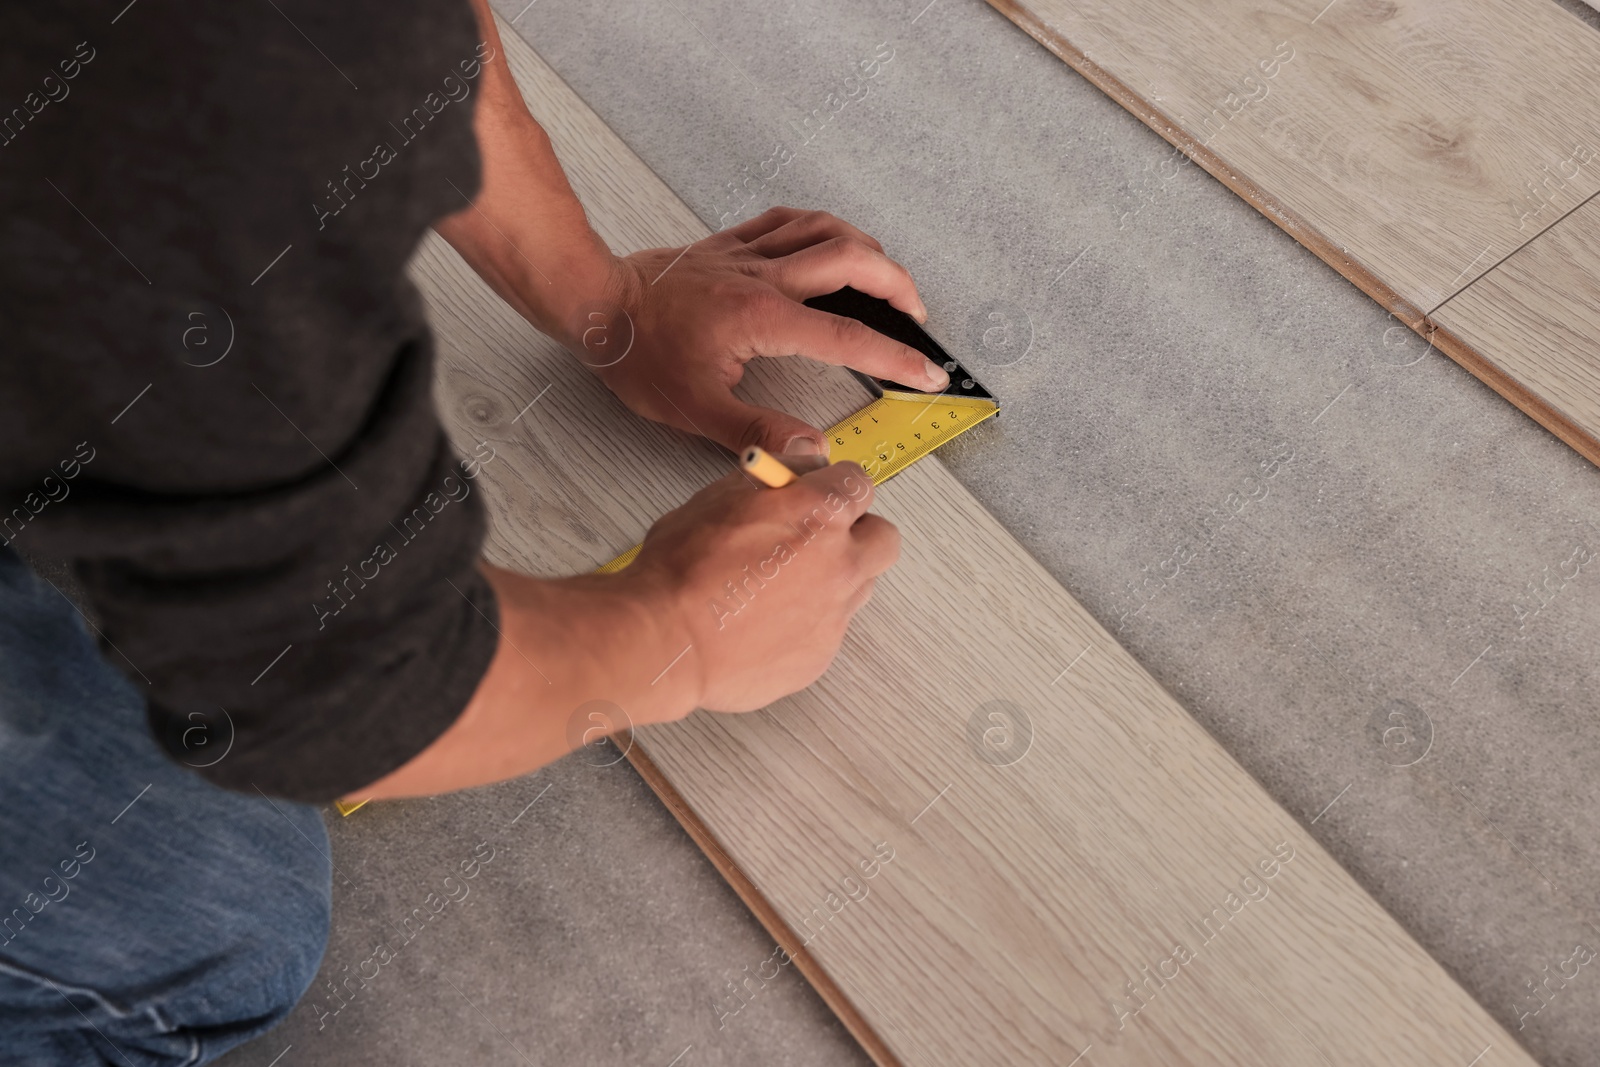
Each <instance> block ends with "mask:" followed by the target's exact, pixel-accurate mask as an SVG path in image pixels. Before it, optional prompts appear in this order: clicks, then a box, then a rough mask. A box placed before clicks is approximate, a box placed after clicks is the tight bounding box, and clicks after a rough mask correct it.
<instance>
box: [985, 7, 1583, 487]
mask: <svg viewBox="0 0 1600 1067" xmlns="http://www.w3.org/2000/svg"><path fill="white" fill-rule="evenodd" d="M990 2H991V4H992V5H993V6H994V7H996V8H997V9H998V10H1000V11H1001V12H1002V13H1004V14H1005V15H1006V16H1007V17H1008V18H1010V19H1011V20H1012V21H1014V22H1016V23H1017V24H1018V25H1019V26H1021V27H1022V28H1023V29H1024V30H1026V31H1027V32H1028V33H1029V34H1031V35H1032V36H1033V37H1034V38H1036V39H1037V40H1039V41H1040V42H1041V43H1043V44H1044V45H1045V46H1046V47H1047V48H1049V49H1050V50H1051V51H1052V52H1054V53H1055V54H1056V55H1058V56H1060V57H1061V58H1062V59H1063V60H1065V61H1066V62H1067V63H1068V64H1070V65H1071V66H1073V67H1074V68H1075V69H1076V70H1078V71H1079V72H1080V73H1082V74H1083V75H1084V76H1085V77H1087V78H1088V79H1089V80H1090V81H1091V82H1093V83H1094V84H1095V85H1097V86H1099V87H1100V88H1101V89H1102V90H1104V91H1105V92H1106V93H1108V94H1109V95H1110V96H1112V97H1113V98H1114V99H1116V100H1117V101H1118V102H1119V103H1121V104H1122V105H1123V106H1124V107H1126V108H1128V110H1130V111H1132V112H1133V113H1134V114H1135V115H1136V116H1138V117H1139V118H1140V119H1141V120H1142V121H1144V122H1145V123H1146V124H1147V125H1149V126H1150V127H1151V128H1152V129H1154V130H1155V131H1156V132H1157V133H1159V134H1161V136H1163V137H1165V138H1166V139H1167V140H1168V141H1170V142H1172V143H1173V144H1174V145H1175V146H1177V147H1178V148H1179V149H1181V150H1182V151H1184V152H1185V153H1187V154H1188V155H1189V156H1190V157H1191V158H1193V159H1194V160H1195V161H1196V162H1198V163H1200V164H1201V165H1202V166H1203V167H1204V168H1205V169H1206V170H1208V171H1209V172H1210V173H1211V174H1212V175H1214V176H1215V177H1217V178H1218V179H1219V180H1221V181H1222V182H1223V183H1224V184H1226V185H1227V186H1228V187H1229V188H1230V189H1232V190H1233V191H1234V192H1236V193H1238V194H1239V195H1240V196H1241V197H1243V198H1244V199H1246V200H1247V201H1249V202H1250V203H1251V204H1252V205H1253V206H1255V207H1256V208H1257V209H1258V210H1260V211H1261V212H1262V213H1263V214H1264V215H1266V216H1267V218H1269V219H1271V220H1272V221H1273V222H1274V223H1276V224H1277V225H1279V226H1280V227H1282V228H1283V229H1284V230H1285V231H1287V232H1288V233H1289V234H1290V235H1291V236H1293V237H1294V238H1295V239H1296V240H1298V241H1299V242H1301V243H1302V244H1304V245H1305V246H1306V247H1308V248H1310V249H1311V250H1312V251H1313V252H1315V253H1316V254H1317V255H1318V256H1320V257H1321V258H1322V259H1323V260H1324V261H1326V262H1327V263H1328V264H1330V265H1331V266H1333V267H1334V268H1335V269H1336V270H1338V271H1339V272H1340V273H1341V274H1343V275H1344V276H1345V277H1346V278H1348V279H1349V280H1350V281H1352V282H1353V283H1355V284H1356V285H1357V286H1359V287H1360V288H1361V289H1362V290H1363V291H1364V292H1366V293H1367V294H1368V295H1370V296H1371V297H1373V298H1374V299H1375V300H1377V301H1378V302H1379V303H1381V304H1383V305H1384V306H1385V307H1386V308H1388V309H1389V310H1390V311H1392V312H1394V314H1395V315H1396V316H1398V317H1399V318H1400V320H1401V321H1403V322H1404V323H1406V324H1407V325H1408V326H1410V327H1412V328H1413V329H1415V330H1417V331H1418V332H1419V333H1422V334H1424V335H1426V334H1428V333H1429V332H1430V331H1431V324H1430V322H1429V321H1428V315H1429V313H1430V312H1432V311H1434V310H1435V309H1437V308H1439V307H1440V306H1441V305H1443V304H1444V303H1445V301H1446V300H1448V299H1450V298H1451V297H1452V296H1453V295H1455V294H1456V293H1459V292H1461V291H1462V290H1464V289H1466V288H1467V287H1468V286H1469V285H1471V284H1472V283H1473V282H1474V281H1475V280H1476V279H1478V278H1480V277H1482V276H1483V275H1484V274H1486V273H1488V272H1489V271H1490V270H1491V269H1493V268H1494V267H1495V265H1496V264H1498V263H1499V262H1501V261H1502V260H1504V259H1505V258H1506V257H1508V256H1511V255H1513V254H1514V253H1516V252H1517V251H1518V250H1519V249H1520V248H1522V247H1523V246H1524V245H1526V244H1527V243H1528V242H1530V241H1532V240H1533V239H1534V238H1536V237H1538V236H1539V234H1540V233H1542V232H1544V231H1545V230H1546V229H1548V228H1549V227H1550V226H1552V225H1554V224H1555V223H1556V222H1557V220H1559V219H1560V218H1561V217H1562V216H1563V215H1565V214H1566V213H1568V212H1570V211H1572V210H1573V209H1575V208H1577V207H1578V206H1579V205H1580V204H1582V203H1583V202H1584V201H1585V200H1586V199H1587V198H1588V197H1589V196H1591V195H1593V194H1594V193H1595V192H1596V191H1597V190H1600V137H1597V135H1596V132H1595V131H1596V130H1597V129H1600V97H1597V96H1596V95H1595V94H1594V92H1593V91H1592V85H1593V79H1594V72H1595V71H1596V70H1600V36H1597V35H1596V34H1595V33H1594V32H1593V31H1592V30H1591V28H1590V27H1588V26H1586V25H1584V23H1583V22H1582V21H1581V20H1580V19H1578V18H1577V17H1576V16H1574V15H1573V14H1572V13H1570V12H1568V11H1566V10H1563V9H1562V8H1560V7H1558V6H1557V5H1556V4H1554V3H1550V2H1549V0H1493V2H1490V3H1476V2H1467V0H1332V2H1329V0H1252V2H1249V3H1246V2H1242V0H1209V2H1204V3H1188V2H1183V0H990ZM1445 350H1446V351H1447V352H1449V354H1450V355H1452V356H1453V357H1454V358H1456V359H1457V360H1458V361H1459V362H1461V363H1462V364H1463V365H1464V366H1465V367H1467V369H1468V370H1470V371H1472V372H1473V373H1474V374H1477V375H1479V376H1480V377H1482V378H1483V379H1484V380H1485V381H1486V382H1487V383H1488V384H1489V385H1490V386H1492V387H1493V388H1495V389H1496V390H1498V391H1499V392H1501V393H1502V394H1503V395H1504V396H1506V398H1507V399H1509V400H1511V401H1512V402H1513V403H1515V404H1517V406H1519V407H1520V408H1522V409H1523V410H1524V411H1526V412H1527V413H1528V414H1529V415H1531V416H1533V417H1534V418H1535V419H1537V420H1538V421H1540V422H1541V423H1542V424H1543V425H1545V426H1546V427H1547V428H1549V429H1550V430H1551V431H1552V432H1554V433H1556V434H1557V435H1558V436H1559V437H1561V438H1562V439H1563V440H1565V441H1567V442H1568V443H1569V444H1572V445H1573V447H1575V448H1577V449H1578V450H1579V451H1580V452H1581V453H1582V454H1583V455H1585V456H1586V457H1588V458H1589V459H1591V460H1596V461H1600V422H1596V421H1595V420H1592V419H1590V420H1588V421H1573V420H1572V419H1571V418H1570V417H1563V416H1561V415H1559V414H1558V412H1561V411H1564V410H1567V409H1568V408H1570V407H1571V405H1564V404H1562V403H1553V402H1551V401H1552V399H1553V398H1552V397H1551V396H1548V395H1546V394H1545V393H1544V392H1543V391H1542V388H1543V386H1537V387H1536V386H1535V385H1534V383H1532V382H1531V381H1523V380H1520V379H1518V378H1517V377H1515V376H1514V375H1510V374H1506V373H1502V372H1497V370H1496V368H1498V367H1503V366H1506V365H1508V364H1509V363H1512V362H1515V360H1514V359H1508V358H1506V357H1505V355H1504V354H1503V353H1501V352H1499V351H1484V350H1478V349H1472V348H1468V347H1464V346H1462V345H1459V344H1457V345H1454V346H1445ZM1548 381H1549V379H1541V382H1548ZM1558 384H1559V386H1560V388H1562V389H1564V390H1567V391H1571V390H1573V389H1577V388H1580V384H1579V383H1577V382H1568V381H1564V380H1563V381H1560V382H1559V383H1558ZM1592 395H1593V394H1591V396H1592Z"/></svg>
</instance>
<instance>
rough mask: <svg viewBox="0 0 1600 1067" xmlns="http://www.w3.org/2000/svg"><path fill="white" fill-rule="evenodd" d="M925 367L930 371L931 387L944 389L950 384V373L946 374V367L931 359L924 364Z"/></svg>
mask: <svg viewBox="0 0 1600 1067" xmlns="http://www.w3.org/2000/svg"><path fill="white" fill-rule="evenodd" d="M924 369H926V370H927V372H928V388H929V389H943V388H944V387H945V386H947V385H949V384H950V375H948V374H946V373H945V371H944V368H943V367H940V366H939V365H938V364H937V363H933V362H931V361H930V362H928V363H926V364H924Z"/></svg>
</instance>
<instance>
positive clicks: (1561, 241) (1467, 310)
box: [1433, 203, 1600, 603]
mask: <svg viewBox="0 0 1600 1067" xmlns="http://www.w3.org/2000/svg"><path fill="white" fill-rule="evenodd" d="M1433 321H1434V322H1435V323H1437V324H1438V326H1439V328H1440V330H1441V333H1442V334H1445V335H1448V337H1449V340H1450V342H1451V343H1454V344H1459V345H1461V346H1462V347H1464V348H1466V349H1468V350H1470V351H1472V352H1475V353H1480V354H1481V358H1482V359H1483V360H1484V361H1485V362H1486V364H1487V367H1486V368H1485V371H1484V373H1485V374H1497V375H1500V376H1502V377H1503V378H1505V379H1506V380H1507V383H1508V384H1507V385H1506V388H1522V389H1525V390H1527V392H1528V393H1529V394H1530V399H1529V402H1530V403H1532V402H1537V403H1540V404H1543V405H1546V406H1547V407H1548V408H1549V409H1550V410H1551V411H1552V412H1553V413H1554V415H1555V418H1554V419H1553V420H1551V421H1553V422H1554V423H1556V424H1557V425H1564V424H1573V425H1579V426H1584V425H1600V203H1589V204H1585V205H1584V206H1583V207H1581V208H1579V209H1578V210H1577V211H1574V212H1573V213H1572V214H1571V215H1569V216H1567V217H1566V218H1564V219H1562V220H1561V221H1560V222H1558V223H1557V224H1556V225H1554V226H1552V227H1550V229H1548V230H1546V231H1545V232H1544V233H1542V234H1540V235H1539V236H1538V237H1537V238H1535V239H1534V240H1533V241H1530V242H1529V243H1528V244H1527V246H1525V247H1524V248H1522V249H1520V250H1519V251H1518V252H1517V253H1516V254H1515V255H1513V256H1511V257H1510V258H1508V259H1507V260H1506V261H1505V262H1504V263H1502V264H1500V265H1499V266H1497V267H1496V268H1495V269H1494V270H1492V271H1490V272H1489V273H1488V274H1486V275H1485V276H1484V277H1482V278H1480V279H1478V280H1477V281H1476V282H1474V283H1473V285H1472V286H1471V287H1470V288H1468V289H1467V290H1465V291H1464V292H1461V293H1458V294H1457V295H1456V296H1454V297H1452V298H1451V299H1450V300H1449V301H1448V302H1446V303H1445V305H1444V306H1443V307H1441V308H1439V309H1438V310H1437V311H1435V312H1434V313H1433ZM1441 340H1443V338H1442V337H1441ZM1502 391H1504V390H1502ZM1541 421H1544V420H1541ZM1576 576H1577V575H1576V573H1575V572H1574V573H1572V574H1570V575H1569V576H1568V577H1569V579H1570V578H1575V577H1576ZM1558 577H1559V576H1558ZM1540 602H1541V603H1542V602H1543V601H1542V600H1541V601H1540Z"/></svg>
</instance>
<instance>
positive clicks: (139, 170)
mask: <svg viewBox="0 0 1600 1067" xmlns="http://www.w3.org/2000/svg"><path fill="white" fill-rule="evenodd" d="M7 8H8V10H7V11H6V13H5V16H4V25H5V27H6V31H5V33H4V34H3V35H0V345H3V349H0V368H3V370H0V375H3V384H0V543H3V544H7V545H10V546H11V547H12V548H13V549H15V550H17V551H19V552H22V553H24V554H26V555H31V556H35V557H41V556H42V557H53V558H59V559H65V560H70V561H71V562H72V564H73V566H74V568H75V570H76V572H77V574H78V576H79V578H80V580H81V581H82V583H83V585H84V587H85V589H86V590H87V592H88V595H89V598H90V600H91V602H92V606H93V614H94V615H95V616H96V622H97V624H98V627H99V630H100V632H101V643H102V647H103V649H104V651H105V654H106V656H107V658H108V659H109V660H110V661H111V662H112V663H113V664H116V665H117V666H118V667H119V668H121V669H122V670H123V671H124V672H125V673H126V674H127V675H128V677H129V678H130V679H131V680H132V682H133V683H134V685H135V686H136V687H137V688H138V689H139V690H140V691H141V692H142V693H143V694H145V696H146V699H147V703H148V709H149V718H150V722H151V725H152V727H153V729H154V730H155V732H156V734H157V736H158V737H159V738H160V739H161V740H162V742H163V743H164V744H165V745H166V747H167V748H168V750H169V751H171V752H172V754H173V755H174V756H175V757H176V758H178V759H180V760H181V761H182V762H184V763H186V764H188V765H190V766H193V767H196V768H197V769H199V770H200V772H201V773H203V774H205V775H207V776H208V777H209V778H211V779H212V780H213V781H215V782H217V783H219V784H221V785H223V786H226V787H229V788H233V789H240V790H246V791H253V790H255V789H257V788H259V789H260V790H262V791H264V792H266V793H268V794H273V795H279V796H286V797H292V798H297V799H305V800H324V799H328V798H331V797H335V796H338V795H340V794H342V793H344V792H345V791H347V790H350V789H354V788H357V787H359V786H361V785H364V784H366V783H368V782H371V781H373V780H374V779H376V778H378V777H380V776H382V775H383V774H384V773H386V772H388V771H390V770H392V769H394V768H395V767H398V766H399V765H400V764H402V763H404V762H405V761H406V760H408V759H409V758H410V757H412V756H414V755H415V754H416V753H418V752H419V751H421V750H422V749H423V748H424V747H426V746H427V745H428V744H429V743H430V742H431V741H432V740H433V739H434V738H436V737H437V736H438V735H439V734H440V733H441V732H443V731H444V730H445V729H446V728H447V727H448V726H449V725H450V724H451V723H452V722H453V721H454V720H455V719H456V717H457V716H458V715H459V714H460V712H461V709H462V708H463V706H464V705H465V704H466V702H467V700H468V699H469V697H470V696H471V694H472V692H473V689H474V688H475V687H476V685H477V683H478V681H479V679H480V678H481V677H482V675H483V672H484V670H485V669H486V667H487V665H488V662H489V659H490V658H491V656H492V655H493V652H494V648H495V642H496V635H495V630H494V625H495V624H494V622H493V620H494V619H495V612H496V609H495V604H494V600H493V597H492V595H491V592H490V590H489V588H488V586H487V584H486V583H485V581H484V580H483V579H482V577H481V576H480V575H479V574H478V572H477V571H476V570H475V568H474V562H475V560H476V559H477V556H478V550H479V546H480V542H481V540H482V536H483V525H484V524H483V510H482V508H481V506H480V501H479V496H478V485H477V482H475V481H474V478H475V477H476V475H477V474H478V473H479V472H480V470H481V468H482V465H483V464H484V463H488V462H492V461H493V449H492V447H491V446H488V445H483V446H479V447H478V448H477V449H476V450H474V451H472V452H471V453H470V454H469V455H468V456H467V457H466V458H465V459H463V458H462V457H461V456H459V455H457V454H456V453H455V452H454V451H453V450H452V448H451V446H450V444H449V443H448V442H447V441H446V439H445V437H444V435H443V433H442V432H441V430H440V426H439V422H438V418H437V416H436V414H435V411H434V408H433V403H432V398H431V385H432V375H433V367H432V363H433V352H432V347H431V342H430V339H429V335H428V331H427V328H426V325H425V323H424V320H423V316H422V313H421V307H420V302H419V300H418V297H417V294H416V293H415V292H414V291H413V289H412V288H411V286H410V285H409V284H408V282H407V281H406V279H405V276H404V265H405V263H406V260H407V258H408V256H409V255H410V253H411V252H412V251H413V249H414V248H415V247H416V245H417V242H418V240H419V239H420V238H421V236H422V234H423V232H424V230H425V228H426V227H427V226H428V225H429V224H430V223H431V222H432V221H434V220H436V219H438V218H440V217H442V216H443V215H446V214H448V213H450V212H453V211H456V210H459V209H461V208H463V207H465V206H466V204H467V198H468V197H470V196H472V195H474V194H475V192H476V190H477V187H478V179H479V169H478V156H477V150H476V145H475V143H474V141H473V136H472V121H471V120H472V108H473V105H474V103H475V101H476V94H477V91H478V87H479V79H480V74H481V63H482V61H483V59H484V58H485V57H486V56H487V55H488V46H487V45H484V44H482V43H480V41H479V38H478V35H477V31H476V26H475V23H474V20H473V17H472V13H471V10H470V9H469V7H468V5H467V4H466V2H465V0H382V2H381V3H379V2H376V0H359V2H354V3H350V2H342V3H338V4H326V3H317V2H315V0H252V2H249V3H241V4H222V5H192V4H179V3H177V2H175V0H136V2H135V3H132V4H129V3H128V2H127V0H109V2H103V3H89V4H80V5H74V8H75V9H76V10H74V11H73V12H71V13H67V12H66V11H65V10H64V9H63V8H58V7H57V6H56V5H32V4H30V5H22V4H8V5H7Z"/></svg>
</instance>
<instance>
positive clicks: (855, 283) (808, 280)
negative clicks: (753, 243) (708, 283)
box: [766, 237, 928, 322]
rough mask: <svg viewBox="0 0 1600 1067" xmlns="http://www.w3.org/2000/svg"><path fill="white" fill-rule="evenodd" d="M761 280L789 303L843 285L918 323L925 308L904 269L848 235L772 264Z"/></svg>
mask: <svg viewBox="0 0 1600 1067" xmlns="http://www.w3.org/2000/svg"><path fill="white" fill-rule="evenodd" d="M766 276H767V277H768V278H769V279H770V280H771V281H772V284H773V285H775V286H776V287H777V288H778V289H779V290H780V291H781V292H783V293H784V294H785V295H787V296H789V297H791V298H793V299H795V300H808V299H810V298H811V297H813V296H821V295H822V294H823V293H831V292H833V291H835V290H837V289H842V288H844V287H845V286H847V285H849V286H852V287H854V288H856V289H859V290H861V291H862V292H863V293H866V294H868V295H869V296H875V297H877V298H878V299H879V300H887V301H889V303H891V304H893V305H894V306H895V307H897V308H899V309H900V310H901V311H904V312H905V313H906V314H907V315H910V316H911V317H912V318H914V319H916V320H917V321H918V322H926V321H927V318H928V309H927V307H926V306H924V305H923V303H922V297H921V295H919V294H918V293H917V284H916V283H915V282H913V281H912V280H911V275H910V273H908V272H907V271H906V269H905V268H904V267H902V266H901V265H900V264H898V263H896V262H895V261H894V260H892V259H890V258H889V257H888V256H886V255H884V254H883V252H882V251H880V250H876V249H873V248H871V247H869V246H867V245H865V244H862V243H861V242H860V241H859V240H857V239H855V238H853V237H833V238H829V239H828V240H826V241H823V242H822V243H821V244H814V245H811V246H810V247H809V248H802V249H801V250H799V251H798V252H795V253H794V254H792V255H786V256H784V257H783V258H782V259H775V260H773V261H772V266H771V267H770V268H769V269H768V270H767V272H766Z"/></svg>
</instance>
